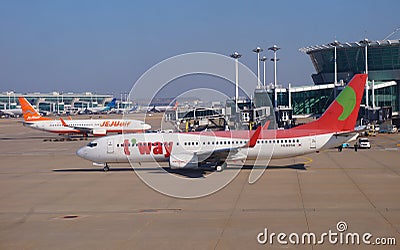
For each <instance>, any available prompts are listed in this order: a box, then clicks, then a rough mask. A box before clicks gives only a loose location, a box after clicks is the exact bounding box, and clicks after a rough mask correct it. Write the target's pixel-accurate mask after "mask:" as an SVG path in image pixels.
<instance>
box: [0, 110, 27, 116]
mask: <svg viewBox="0 0 400 250" xmlns="http://www.w3.org/2000/svg"><path fill="white" fill-rule="evenodd" d="M0 114H5V115H8V116H11V117H19V116H21V115H22V109H1V110H0Z"/></svg>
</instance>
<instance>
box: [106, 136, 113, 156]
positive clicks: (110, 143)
mask: <svg viewBox="0 0 400 250" xmlns="http://www.w3.org/2000/svg"><path fill="white" fill-rule="evenodd" d="M107 153H109V154H111V153H114V140H113V139H108V140H107Z"/></svg>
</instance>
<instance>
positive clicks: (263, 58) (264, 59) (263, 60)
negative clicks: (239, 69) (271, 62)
mask: <svg viewBox="0 0 400 250" xmlns="http://www.w3.org/2000/svg"><path fill="white" fill-rule="evenodd" d="M266 60H267V57H266V56H263V57H262V58H261V59H260V61H261V62H263V64H264V73H263V77H264V79H263V80H264V81H263V84H264V89H265V86H266V85H265V72H266V71H265V61H266Z"/></svg>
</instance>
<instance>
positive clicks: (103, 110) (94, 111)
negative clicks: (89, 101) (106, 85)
mask: <svg viewBox="0 0 400 250" xmlns="http://www.w3.org/2000/svg"><path fill="white" fill-rule="evenodd" d="M116 101H117V98H113V99H112V100H111V102H109V103H108V104H107V105H106V106H105V107H91V108H90V107H87V108H85V109H83V110H81V111H80V112H79V113H80V114H102V113H108V112H110V111H112V110H113V109H114V108H115V106H116Z"/></svg>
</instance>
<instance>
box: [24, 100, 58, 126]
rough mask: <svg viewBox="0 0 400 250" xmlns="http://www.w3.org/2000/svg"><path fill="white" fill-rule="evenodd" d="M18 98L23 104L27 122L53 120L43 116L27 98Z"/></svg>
mask: <svg viewBox="0 0 400 250" xmlns="http://www.w3.org/2000/svg"><path fill="white" fill-rule="evenodd" d="M18 99H19V103H20V105H21V109H22V114H23V116H24V121H25V122H32V121H43V120H51V119H50V118H46V117H42V116H41V115H40V114H39V113H38V112H37V111H36V110H35V109H34V108H33V107H32V105H31V104H30V103H29V102H28V101H27V100H26V99H25V97H19V98H18Z"/></svg>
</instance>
